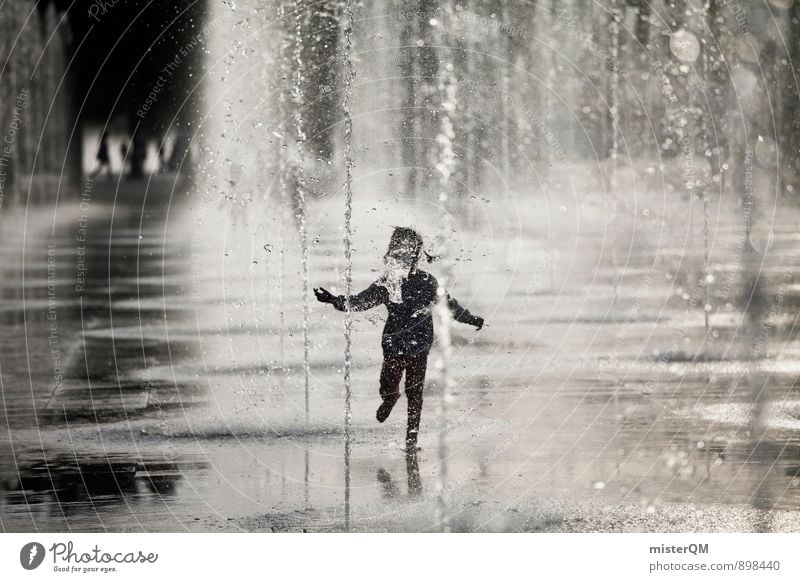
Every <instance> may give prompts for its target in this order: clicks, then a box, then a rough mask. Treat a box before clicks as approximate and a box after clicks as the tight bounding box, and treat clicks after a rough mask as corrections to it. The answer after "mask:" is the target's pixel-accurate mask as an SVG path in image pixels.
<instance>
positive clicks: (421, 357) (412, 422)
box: [406, 353, 428, 449]
mask: <svg viewBox="0 0 800 582" xmlns="http://www.w3.org/2000/svg"><path fill="white" fill-rule="evenodd" d="M427 368H428V354H427V353H422V354H417V355H415V356H410V357H409V361H408V366H407V367H406V397H407V398H408V428H407V429H406V448H407V449H409V448H412V449H413V448H416V446H417V437H418V435H419V422H420V418H421V417H422V391H423V389H424V387H425V372H426V371H427Z"/></svg>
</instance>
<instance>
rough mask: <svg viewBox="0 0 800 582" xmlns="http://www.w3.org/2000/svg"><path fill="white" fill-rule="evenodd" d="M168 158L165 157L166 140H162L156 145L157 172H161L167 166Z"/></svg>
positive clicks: (165, 169) (166, 168) (164, 170)
mask: <svg viewBox="0 0 800 582" xmlns="http://www.w3.org/2000/svg"><path fill="white" fill-rule="evenodd" d="M168 164H169V159H168V158H167V142H166V141H164V140H162V141H161V143H160V144H159V145H158V172H159V173H160V174H163V173H164V172H166V171H167V170H168V169H169V167H168Z"/></svg>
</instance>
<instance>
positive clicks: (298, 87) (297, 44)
mask: <svg viewBox="0 0 800 582" xmlns="http://www.w3.org/2000/svg"><path fill="white" fill-rule="evenodd" d="M292 11H293V13H294V54H293V60H294V67H295V74H294V88H293V98H294V99H293V101H294V111H293V116H292V117H293V119H294V129H295V133H296V134H297V148H296V155H297V165H296V172H297V174H296V178H297V183H296V185H295V187H296V189H297V190H296V192H297V193H296V203H297V224H298V230H299V234H300V263H301V265H302V280H303V291H302V293H303V387H304V397H305V400H304V401H305V413H306V422H308V420H309V372H310V371H309V364H308V344H309V340H308V312H309V307H308V289H309V283H308V281H309V275H308V229H307V224H306V220H307V216H306V215H307V213H306V193H305V169H304V168H303V165H304V163H305V152H304V148H305V141H306V134H305V129H304V121H303V107H304V105H305V95H304V92H303V14H302V12H301V6H300V2H299V0H294V1H293V2H292Z"/></svg>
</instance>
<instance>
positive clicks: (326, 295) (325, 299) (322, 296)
mask: <svg viewBox="0 0 800 582" xmlns="http://www.w3.org/2000/svg"><path fill="white" fill-rule="evenodd" d="M314 295H316V296H317V301H319V302H320V303H333V300H334V295H333V293H331V292H330V291H328V290H327V289H325V287H315V288H314Z"/></svg>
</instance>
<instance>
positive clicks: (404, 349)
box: [331, 270, 483, 445]
mask: <svg viewBox="0 0 800 582" xmlns="http://www.w3.org/2000/svg"><path fill="white" fill-rule="evenodd" d="M438 285H439V284H438V283H437V281H436V278H435V277H434V276H433V275H431V274H430V273H426V272H425V271H417V270H415V271H413V272H411V273H410V274H409V275H408V277H407V278H406V279H405V281H403V283H402V302H401V303H394V302H392V301H390V297H389V291H388V289H387V286H386V285H385V283H384V280H383V279H378V280H377V281H376V282H375V283H373V284H372V285H370V286H369V287H367V288H366V289H365V290H364V291H362V292H361V293H359V294H357V295H352V296H351V297H350V309H351V310H352V311H364V310H367V309H371V308H373V307H376V306H378V305H386V308H387V309H388V311H389V317H388V318H387V319H386V325H385V326H384V328H383V339H382V340H381V346H382V347H383V367H382V369H381V378H380V394H381V398H383V400H384V402H387V403H389V404H390V408H391V404H394V402H396V401H397V399H398V398H400V381H401V379H402V377H403V373H404V372H405V375H406V397H407V398H408V432H407V436H406V442H407V443H409V444H414V445H416V441H417V433H418V432H419V422H420V416H421V413H422V391H423V387H424V385H425V372H426V369H427V364H428V352H430V349H431V346H432V345H433V315H432V313H431V311H432V308H433V305H434V304H435V302H436V292H437V289H438ZM331 303H332V305H333V306H334V307H335V308H336V309H338V310H339V311H344V310H345V298H344V296H342V295H340V296H338V297H334V298H333V299H332V301H331ZM447 304H448V306H449V307H450V311H451V313H452V314H453V318H454V319H455V320H456V321H459V322H461V323H468V324H470V325H476V326H479V325H481V324H482V323H483V320H481V319H480V318H478V317H475V316H474V315H472V314H471V313H470V312H469V311H467V310H466V309H465V308H463V307H462V306H461V305H459V304H458V302H457V301H456V300H455V299H452V298H451V297H450V296H449V295H448V297H447ZM479 322H480V323H479Z"/></svg>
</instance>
